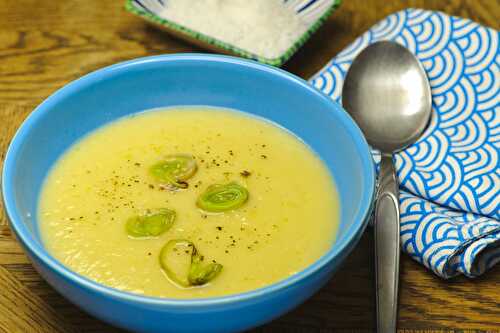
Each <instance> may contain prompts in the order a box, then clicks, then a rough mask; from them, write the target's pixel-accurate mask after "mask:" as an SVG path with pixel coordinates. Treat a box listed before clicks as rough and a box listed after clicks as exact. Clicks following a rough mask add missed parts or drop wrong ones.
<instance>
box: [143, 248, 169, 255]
mask: <svg viewBox="0 0 500 333" xmlns="http://www.w3.org/2000/svg"><path fill="white" fill-rule="evenodd" d="M174 249H175V248H174ZM151 254H152V253H151V252H148V256H150V255H151Z"/></svg>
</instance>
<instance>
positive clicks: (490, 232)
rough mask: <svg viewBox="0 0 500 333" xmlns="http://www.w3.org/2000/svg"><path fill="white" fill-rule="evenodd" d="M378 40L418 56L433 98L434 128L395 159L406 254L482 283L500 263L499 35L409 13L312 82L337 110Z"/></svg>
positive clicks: (380, 27)
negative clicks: (352, 73)
mask: <svg viewBox="0 0 500 333" xmlns="http://www.w3.org/2000/svg"><path fill="white" fill-rule="evenodd" d="M378 40H393V41H396V42H398V43H400V44H402V45H404V46H405V47H406V48H408V49H409V50H410V51H411V52H413V53H414V54H415V55H416V56H417V57H418V59H419V60H420V62H421V63H422V65H423V66H424V68H425V70H426V72H427V76H428V78H429V81H430V84H431V88H432V96H433V116H432V119H431V123H430V125H429V128H428V129H427V130H426V132H425V133H424V135H423V137H422V138H421V139H420V140H419V141H418V142H416V143H415V144H413V145H412V146H410V147H408V148H407V149H405V150H404V151H402V152H400V153H398V154H396V155H395V165H396V169H397V174H398V179H399V182H400V188H401V198H400V206H401V244H402V248H403V251H405V252H406V253H408V254H409V255H410V256H411V257H412V258H413V259H415V260H416V261H418V262H420V263H422V264H424V265H425V266H426V267H428V268H429V269H432V271H434V272H435V273H436V274H437V275H439V276H441V277H442V278H450V277H453V276H455V275H458V274H460V273H462V274H464V275H466V276H468V277H475V276H478V275H480V274H482V273H484V272H485V271H486V270H487V269H488V268H491V267H492V266H493V265H495V264H496V263H497V262H499V261H500V221H499V219H500V167H499V165H500V160H499V157H500V102H499V98H500V96H499V92H500V49H499V40H500V34H499V32H498V31H495V30H493V29H490V28H486V27H483V26H481V25H479V24H477V23H475V22H473V21H470V20H468V19H463V18H458V17H452V16H448V15H446V14H443V13H440V12H432V11H425V10H419V9H407V10H404V11H401V12H397V13H395V14H392V15H390V16H388V17H386V18H385V19H384V20H382V21H381V22H379V23H377V24H376V25H375V26H373V27H372V28H371V29H370V30H369V31H367V32H366V33H364V34H363V35H362V36H360V37H359V38H358V39H356V40H355V41H354V42H353V43H352V44H351V45H349V46H348V47H347V48H346V49H345V50H344V51H342V52H341V53H339V54H338V55H337V56H336V57H335V58H334V59H333V60H332V61H331V62H329V63H328V64H327V65H326V66H325V67H324V68H323V69H322V70H321V71H320V72H319V73H317V74H316V75H315V76H314V77H313V78H312V79H311V83H312V84H313V85H314V86H315V87H317V88H318V89H320V90H322V91H323V92H325V93H326V94H327V95H329V96H330V97H331V98H332V99H333V100H335V101H337V102H339V103H340V102H341V101H340V98H341V91H342V83H343V79H344V76H345V75H346V73H347V70H348V68H349V66H350V64H351V62H352V61H353V59H354V57H355V56H356V55H357V54H358V53H359V52H360V51H361V50H363V49H364V48H365V47H366V46H367V45H369V44H371V43H373V42H375V41H378ZM378 157H379V156H377V154H376V153H374V158H375V160H376V161H377V160H378Z"/></svg>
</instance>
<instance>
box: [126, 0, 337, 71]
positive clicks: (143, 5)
mask: <svg viewBox="0 0 500 333" xmlns="http://www.w3.org/2000/svg"><path fill="white" fill-rule="evenodd" d="M167 2H168V0H126V2H125V9H126V10H127V11H129V12H131V13H133V14H135V15H138V16H139V17H141V18H142V19H144V20H146V21H148V22H149V23H151V24H153V25H155V26H157V27H159V28H161V29H163V30H165V31H167V32H168V33H170V34H171V35H174V36H176V37H178V38H180V39H183V40H186V41H188V42H190V43H192V44H195V45H198V46H200V47H202V48H205V49H209V50H212V51H216V52H221V53H226V54H230V55H231V54H232V55H237V56H240V57H243V58H249V59H253V60H257V61H259V62H261V63H265V64H268V65H272V66H277V67H280V66H282V65H283V64H284V63H285V62H286V61H288V59H290V57H291V56H292V55H293V54H295V52H297V51H298V50H299V48H300V47H302V45H304V43H305V42H306V41H307V40H308V39H309V38H310V37H311V36H312V34H313V33H314V32H316V31H317V30H318V28H319V27H320V26H321V25H322V24H323V23H324V22H325V21H326V20H327V18H328V17H329V16H330V14H331V13H332V12H333V11H334V10H335V9H336V8H337V7H338V6H339V5H340V3H341V0H284V1H283V4H284V5H290V6H292V4H293V6H292V8H293V9H294V11H295V12H296V13H297V15H299V16H302V17H304V19H305V18H306V17H307V19H306V23H307V24H308V25H309V28H308V29H307V30H306V32H305V33H304V34H302V35H301V36H300V37H299V38H298V39H297V40H296V41H295V42H294V43H293V44H292V46H290V47H289V48H288V49H287V50H286V51H285V52H283V53H282V54H281V55H280V56H278V57H275V58H266V57H262V56H259V55H257V54H255V53H252V52H249V51H246V50H244V49H241V48H238V47H236V46H234V45H232V44H230V43H226V42H224V41H222V40H220V39H217V38H214V37H212V36H209V35H206V34H204V33H203V32H201V31H195V30H192V29H189V28H187V27H184V26H182V25H180V24H177V23H175V22H173V21H170V20H167V19H164V18H162V17H161V16H160V14H159V13H160V10H163V9H164V8H165V7H166V3H167Z"/></svg>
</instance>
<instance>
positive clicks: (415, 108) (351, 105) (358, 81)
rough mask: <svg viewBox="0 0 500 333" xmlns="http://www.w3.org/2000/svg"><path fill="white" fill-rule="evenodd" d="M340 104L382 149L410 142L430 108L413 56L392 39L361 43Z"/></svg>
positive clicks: (398, 147)
mask: <svg viewBox="0 0 500 333" xmlns="http://www.w3.org/2000/svg"><path fill="white" fill-rule="evenodd" d="M342 104H343V106H344V107H345V109H346V110H347V111H348V112H349V113H350V114H351V116H352V117H353V118H354V120H355V121H356V122H357V123H358V125H359V127H360V128H361V130H362V131H363V133H364V135H365V136H366V139H367V140H368V142H369V143H370V145H372V146H373V147H376V148H377V149H379V150H380V151H382V152H383V153H392V152H394V151H398V150H401V149H404V148H405V147H407V146H408V145H410V144H412V143H414V142H415V141H416V140H417V139H418V138H419V137H420V135H421V134H422V132H423V131H424V129H425V127H426V125H427V122H428V119H429V117H430V114H431V104H432V102H431V91H430V86H429V83H428V81H427V77H426V75H425V71H424V69H423V67H422V65H421V64H420V62H419V61H418V60H417V59H416V58H415V56H414V55H413V54H412V53H411V52H410V51H408V50H407V49H406V48H405V47H403V46H401V45H399V44H396V43H393V42H387V41H383V42H378V43H374V44H372V45H370V46H369V47H367V48H366V49H364V50H363V51H362V52H361V53H360V54H359V55H358V56H357V57H356V59H355V60H354V62H353V63H352V65H351V68H350V70H349V71H348V73H347V76H346V79H345V82H344V87H343V90H342Z"/></svg>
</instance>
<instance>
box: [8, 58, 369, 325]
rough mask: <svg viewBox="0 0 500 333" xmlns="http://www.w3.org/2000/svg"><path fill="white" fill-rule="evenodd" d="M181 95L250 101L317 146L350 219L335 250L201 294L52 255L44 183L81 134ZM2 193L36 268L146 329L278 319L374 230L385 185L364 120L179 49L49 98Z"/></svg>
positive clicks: (308, 91)
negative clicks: (91, 271)
mask: <svg viewBox="0 0 500 333" xmlns="http://www.w3.org/2000/svg"><path fill="white" fill-rule="evenodd" d="M174 105H209V106H220V107H225V108H233V109H238V110H242V111H245V112H248V113H250V114H254V115H257V116H260V117H264V118H267V119H269V120H271V121H274V122H276V123H278V124H280V125H282V126H283V127H285V128H287V129H289V130H290V131H292V132H293V133H295V134H296V135H297V136H298V137H300V138H302V139H303V140H304V141H305V142H306V143H307V144H309V145H310V147H311V148H312V149H313V150H315V151H316V152H317V153H318V154H319V155H320V156H321V158H322V159H323V161H324V162H325V163H326V165H327V166H328V168H329V169H330V171H331V173H332V175H333V177H334V179H335V182H336V185H337V188H338V191H339V194H340V200H341V205H340V206H341V225H340V228H339V231H338V235H337V239H336V241H335V243H334V244H332V247H331V249H330V250H329V251H328V252H327V253H325V255H324V256H323V257H321V258H320V259H319V260H318V261H316V262H315V263H314V264H312V265H311V266H309V267H308V268H307V269H305V270H303V271H301V272H299V273H297V274H295V275H293V276H291V277H289V278H287V279H286V280H283V281H281V282H279V283H276V284H273V285H270V286H268V287H265V288H262V289H258V290H254V291H250V292H247V293H243V294H237V295H232V296H227V297H218V298H208V299H194V300H176V299H160V298H152V297H144V296H139V295H135V294H130V293H125V292H121V291H118V290H115V289H111V288H108V287H105V286H103V285H100V284H97V283H95V282H93V281H90V280H89V279H87V278H85V277H83V276H80V275H78V274H76V273H74V272H72V271H70V270H69V269H67V268H66V267H64V266H63V265H61V264H60V263H59V262H58V261H57V260H55V259H54V258H53V257H52V256H51V255H50V254H48V253H47V251H46V250H45V248H44V246H43V244H42V242H41V240H40V234H39V231H38V227H37V218H36V216H37V214H36V212H37V202H38V195H39V193H40V187H41V185H42V181H43V179H44V177H45V175H46V174H47V172H48V171H49V169H50V167H51V166H52V165H53V163H54V162H55V161H56V160H57V158H58V157H59V156H60V155H61V154H62V153H63V152H64V151H65V150H66V149H67V148H68V147H70V145H71V144H73V143H75V141H77V140H78V139H79V138H81V137H82V136H84V135H85V134H87V133H88V132H90V131H92V130H94V129H96V128H98V127H100V126H102V125H104V124H106V123H108V122H110V121H113V120H115V119H117V118H119V117H122V116H125V115H128V114H132V113H135V112H139V111H142V110H145V109H152V108H158V107H167V106H174ZM242 131H244V129H242ZM2 191H3V199H4V201H5V208H6V212H7V216H8V218H9V219H10V222H11V227H12V229H13V230H14V232H15V234H16V236H17V238H18V240H19V242H20V243H21V244H22V246H23V247H24V249H25V251H26V253H27V255H28V256H29V257H30V259H31V261H32V262H33V265H34V266H35V268H36V269H37V270H38V272H39V273H40V274H41V275H42V276H43V277H44V278H45V279H46V280H47V281H48V282H49V283H50V284H51V285H52V286H53V287H54V288H55V289H57V290H58V291H59V292H60V293H61V294H62V295H64V296H65V297H67V298H68V299H69V300H71V301H72V302H73V303H75V304H77V305H78V306H80V307H81V308H83V309H84V310H86V311H88V312H89V313H91V314H92V315H94V316H96V317H98V318H100V319H102V320H104V321H107V322H109V323H111V324H113V325H116V326H120V327H123V328H126V329H129V330H132V331H136V332H167V331H169V332H226V331H227V332H230V331H238V330H243V329H247V328H250V327H253V326H257V325H260V324H262V323H264V322H266V321H269V320H271V319H273V318H276V317H278V316H279V315H281V314H283V313H285V312H286V311H288V310H290V309H292V308H293V307H295V306H296V305H298V304H299V303H301V302H303V301H304V300H305V299H307V298H308V297H309V296H311V295H312V294H313V293H314V292H315V291H317V290H318V289H319V288H320V287H321V286H323V285H324V284H325V283H326V282H327V281H328V279H329V278H330V277H331V275H332V274H333V272H334V271H335V270H336V269H337V268H338V267H339V265H340V263H341V262H342V261H343V260H344V258H345V257H346V256H347V255H348V254H349V252H350V251H351V250H352V248H353V247H354V246H355V245H356V243H357V242H358V240H359V238H360V236H361V234H362V232H363V230H364V229H365V226H366V224H367V218H368V215H369V213H370V210H371V203H372V197H373V193H374V166H373V163H372V159H371V157H370V152H369V149H368V145H367V143H366V141H365V139H364V137H363V135H362V134H361V131H360V130H359V128H358V127H357V126H356V125H355V123H354V122H353V120H352V119H351V118H350V117H349V116H348V115H347V113H346V112H344V110H343V109H342V108H341V107H340V106H339V105H337V104H335V103H334V102H332V101H331V100H330V99H328V98H327V97H326V96H324V95H323V94H321V93H320V92H319V91H317V90H315V89H314V88H313V87H311V86H309V84H308V83H307V82H305V81H303V80H301V79H299V78H297V77H295V76H293V75H291V74H289V73H286V72H284V71H282V70H279V69H276V68H272V67H268V66H265V65H261V64H258V63H256V62H251V61H247V60H242V59H238V58H232V57H225V56H215V55H203V54H187V55H168V56H157V57H150V58H142V59H137V60H133V61H129V62H125V63H120V64H117V65H114V66H111V67H107V68H104V69H101V70H98V71H96V72H94V73H91V74H89V75H86V76H84V77H82V78H81V79H79V80H76V81H75V82H73V83H71V84H68V85H67V86H65V87H64V88H62V89H61V90H59V91H58V92H56V93H55V94H53V95H52V96H50V97H49V98H48V99H47V100H46V101H45V102H43V103H42V104H41V105H40V106H39V107H38V108H37V109H36V110H35V111H34V112H33V113H32V114H31V115H30V116H29V117H28V119H27V120H26V121H25V122H24V124H23V125H22V126H21V128H20V129H19V130H18V132H17V134H16V135H15V137H14V139H13V140H12V143H11V145H10V147H9V150H8V152H7V156H6V159H5V165H4V169H3V184H2Z"/></svg>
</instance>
